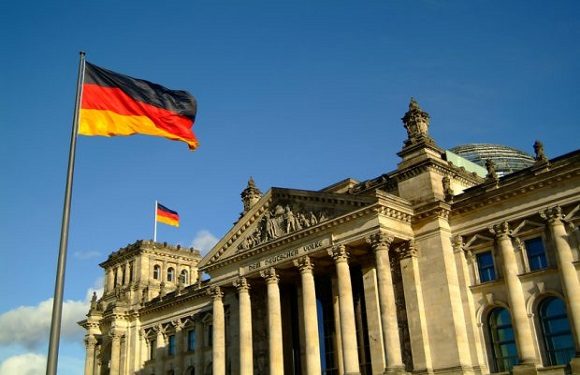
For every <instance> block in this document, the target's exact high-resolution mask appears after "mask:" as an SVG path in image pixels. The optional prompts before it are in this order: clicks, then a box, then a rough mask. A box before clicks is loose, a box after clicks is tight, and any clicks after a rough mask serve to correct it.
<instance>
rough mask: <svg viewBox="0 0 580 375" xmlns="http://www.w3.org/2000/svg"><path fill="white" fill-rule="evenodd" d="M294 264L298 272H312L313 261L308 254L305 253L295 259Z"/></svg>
mask: <svg viewBox="0 0 580 375" xmlns="http://www.w3.org/2000/svg"><path fill="white" fill-rule="evenodd" d="M294 266H296V267H298V269H299V270H300V273H305V272H312V269H313V268H314V263H312V261H311V260H310V257H309V256H308V255H305V256H303V257H300V258H298V259H295V260H294Z"/></svg>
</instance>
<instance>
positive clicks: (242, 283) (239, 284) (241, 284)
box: [232, 277, 250, 292]
mask: <svg viewBox="0 0 580 375" xmlns="http://www.w3.org/2000/svg"><path fill="white" fill-rule="evenodd" d="M232 284H233V286H234V287H235V288H237V289H238V292H247V291H248V290H250V283H248V280H247V279H246V278H245V277H238V278H237V279H236V280H234V282H233V283H232Z"/></svg>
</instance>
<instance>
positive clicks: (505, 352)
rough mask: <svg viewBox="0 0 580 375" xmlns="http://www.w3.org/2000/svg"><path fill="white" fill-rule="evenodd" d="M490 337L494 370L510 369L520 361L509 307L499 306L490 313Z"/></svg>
mask: <svg viewBox="0 0 580 375" xmlns="http://www.w3.org/2000/svg"><path fill="white" fill-rule="evenodd" d="M489 337H490V340H491V355H492V358H493V364H492V367H494V372H502V371H509V370H511V368H512V367H514V365H517V364H518V363H519V359H518V349H517V347H516V341H515V338H514V330H513V328H512V319H511V316H510V313H509V311H508V310H507V309H505V308H503V307H497V308H495V309H493V310H492V311H491V313H490V314H489Z"/></svg>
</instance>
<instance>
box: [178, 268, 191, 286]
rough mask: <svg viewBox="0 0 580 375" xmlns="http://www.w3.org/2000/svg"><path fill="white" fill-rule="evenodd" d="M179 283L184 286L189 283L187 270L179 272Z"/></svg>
mask: <svg viewBox="0 0 580 375" xmlns="http://www.w3.org/2000/svg"><path fill="white" fill-rule="evenodd" d="M179 282H180V283H182V284H184V285H187V284H188V283H189V274H188V273H187V270H181V273H180V274H179Z"/></svg>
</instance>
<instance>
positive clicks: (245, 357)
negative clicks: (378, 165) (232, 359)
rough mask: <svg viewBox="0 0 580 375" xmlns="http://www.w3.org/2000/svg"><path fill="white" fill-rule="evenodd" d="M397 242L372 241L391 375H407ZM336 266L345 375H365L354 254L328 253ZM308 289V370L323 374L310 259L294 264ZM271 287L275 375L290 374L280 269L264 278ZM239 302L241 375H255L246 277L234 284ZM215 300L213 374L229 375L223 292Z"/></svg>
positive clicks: (216, 289)
mask: <svg viewBox="0 0 580 375" xmlns="http://www.w3.org/2000/svg"><path fill="white" fill-rule="evenodd" d="M392 242H393V237H390V236H386V235H384V234H382V233H379V234H376V235H373V236H371V237H369V238H368V243H369V244H370V245H371V246H372V248H373V250H374V254H375V258H376V264H377V277H378V292H379V298H378V299H379V302H380V310H381V311H380V313H381V323H382V330H383V338H384V348H385V350H386V358H387V368H386V369H385V370H386V371H387V372H389V373H397V372H401V373H402V372H404V365H403V360H402V355H401V348H400V339H399V328H398V322H397V311H396V305H395V295H394V289H393V282H392V278H391V269H390V260H389V247H390V245H391V243H392ZM328 255H330V256H331V257H332V258H333V260H334V263H335V267H336V275H337V282H338V288H337V289H338V313H339V314H338V315H339V319H338V320H339V322H340V323H339V324H340V336H341V337H340V345H341V349H342V350H341V354H342V356H341V357H342V363H341V366H340V367H341V368H343V369H344V374H345V375H354V374H360V368H359V358H358V348H357V336H356V325H355V311H354V302H353V291H352V283H351V277H350V269H349V264H348V257H349V254H348V252H347V250H346V247H345V246H344V245H338V246H334V247H332V248H331V249H329V250H328ZM294 265H295V266H296V267H297V268H298V270H299V272H300V277H301V283H302V314H303V317H304V337H305V369H306V373H307V374H316V375H318V374H320V373H321V372H322V368H321V361H320V345H319V344H320V343H319V337H318V332H319V331H318V314H317V303H316V288H315V281H314V274H313V267H314V265H313V263H312V261H311V259H310V257H308V256H303V257H301V258H298V259H296V260H294ZM260 276H261V277H262V278H264V279H265V281H266V290H267V308H268V345H269V373H270V374H271V375H283V374H284V354H283V340H282V312H281V304H280V289H279V285H278V282H279V279H280V278H279V275H278V274H277V272H276V269H275V268H269V269H266V270H263V271H261V272H260ZM233 285H234V287H236V289H237V292H238V296H239V327H240V331H239V348H240V359H239V360H240V363H239V365H240V373H242V374H252V373H253V349H252V319H251V301H250V294H249V289H250V285H249V283H248V281H247V279H246V278H244V277H240V278H238V279H237V280H236V281H235V282H234V283H233ZM209 294H210V295H211V296H212V298H213V311H214V313H213V362H212V363H213V374H214V375H223V374H225V369H226V361H225V358H226V356H225V319H224V306H223V292H222V291H221V289H220V288H219V287H217V286H216V287H212V288H211V289H210V291H209Z"/></svg>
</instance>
